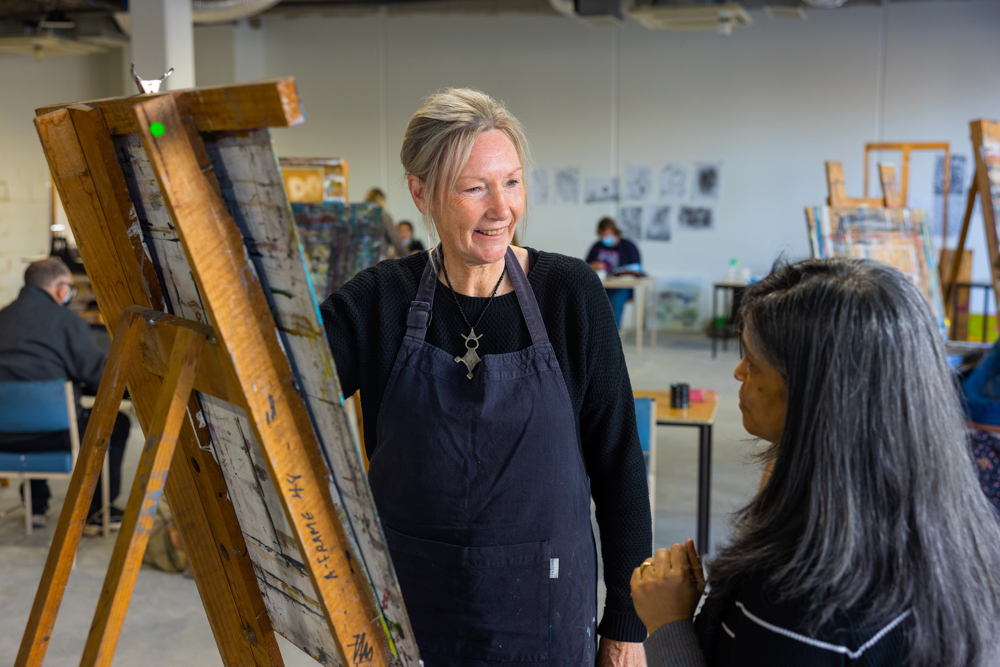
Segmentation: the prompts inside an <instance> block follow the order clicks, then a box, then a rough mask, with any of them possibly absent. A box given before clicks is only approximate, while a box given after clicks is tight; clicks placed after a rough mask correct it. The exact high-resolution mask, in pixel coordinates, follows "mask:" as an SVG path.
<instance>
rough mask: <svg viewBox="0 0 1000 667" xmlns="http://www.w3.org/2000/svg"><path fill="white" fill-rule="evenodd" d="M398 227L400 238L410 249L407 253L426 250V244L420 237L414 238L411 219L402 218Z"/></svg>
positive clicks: (411, 253)
mask: <svg viewBox="0 0 1000 667" xmlns="http://www.w3.org/2000/svg"><path fill="white" fill-rule="evenodd" d="M396 229H397V230H399V238H400V240H401V241H402V242H403V245H404V246H406V248H407V250H408V251H409V252H408V253H407V254H409V255H413V254H416V253H418V252H423V251H424V244H423V243H421V242H420V240H419V239H415V238H413V223H411V222H410V221H409V220H401V221H400V222H399V224H398V225H396Z"/></svg>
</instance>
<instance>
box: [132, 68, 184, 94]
mask: <svg viewBox="0 0 1000 667" xmlns="http://www.w3.org/2000/svg"><path fill="white" fill-rule="evenodd" d="M131 72H132V80H133V81H135V85H136V86H138V87H139V94H140V95H152V94H153V93H158V92H160V86H161V85H163V82H164V81H166V80H167V78H168V77H169V76H170V75H171V74H173V73H174V68H173V67H171V68H170V69H168V70H167V71H166V72H164V73H163V76H161V77H160V78H159V79H143V78H142V77H140V76H139V75H138V74H136V73H135V63H132V69H131Z"/></svg>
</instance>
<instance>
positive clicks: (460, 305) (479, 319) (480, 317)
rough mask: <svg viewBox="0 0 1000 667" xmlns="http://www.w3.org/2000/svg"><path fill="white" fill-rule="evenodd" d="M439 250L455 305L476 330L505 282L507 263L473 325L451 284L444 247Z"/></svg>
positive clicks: (466, 321) (446, 280) (463, 317)
mask: <svg viewBox="0 0 1000 667" xmlns="http://www.w3.org/2000/svg"><path fill="white" fill-rule="evenodd" d="M438 252H439V254H440V255H441V271H442V272H443V273H444V279H445V282H447V283H448V291H449V292H450V293H451V298H452V300H454V301H455V305H456V306H458V312H459V313H460V314H461V315H462V319H463V320H465V323H466V325H468V327H469V329H470V330H471V331H475V330H476V327H478V326H479V323H480V322H482V321H483V315H485V314H486V311H487V310H489V309H490V306H491V305H492V304H493V297H495V296H496V295H497V290H499V289H500V283H502V282H503V277H504V276H505V275H507V263H506V262H504V265H503V270H502V271H501V272H500V280H498V281H497V284H496V286H495V287H494V288H493V294H490V300H489V301H487V302H486V307H485V308H483V312H481V313H479V318H478V319H477V320H476V324H475V325H472V324H469V318H468V317H466V316H465V311H464V310H462V304H460V303H459V302H458V296H457V295H456V294H455V288H454V287H452V286H451V279H450V278H449V277H448V269H446V268H445V266H444V248H441V249H440V250H439V251H438Z"/></svg>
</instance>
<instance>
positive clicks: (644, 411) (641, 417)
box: [635, 398, 656, 544]
mask: <svg viewBox="0 0 1000 667" xmlns="http://www.w3.org/2000/svg"><path fill="white" fill-rule="evenodd" d="M635 421H636V425H638V427H639V445H640V446H641V447H642V456H643V458H644V459H646V475H647V483H648V484H649V514H650V516H651V517H652V518H653V532H654V534H655V532H656V399H655V398H637V399H635ZM654 544H655V543H654Z"/></svg>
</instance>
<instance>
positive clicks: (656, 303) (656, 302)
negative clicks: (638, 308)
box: [649, 286, 660, 349]
mask: <svg viewBox="0 0 1000 667" xmlns="http://www.w3.org/2000/svg"><path fill="white" fill-rule="evenodd" d="M652 297H653V298H652V302H653V328H652V329H650V330H649V346H650V347H651V348H653V349H656V332H657V331H659V329H660V293H659V292H658V291H657V290H656V289H655V286H654V289H653V292H652Z"/></svg>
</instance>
